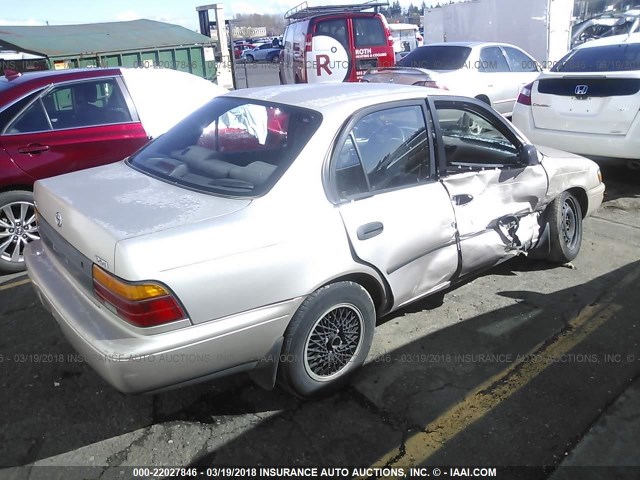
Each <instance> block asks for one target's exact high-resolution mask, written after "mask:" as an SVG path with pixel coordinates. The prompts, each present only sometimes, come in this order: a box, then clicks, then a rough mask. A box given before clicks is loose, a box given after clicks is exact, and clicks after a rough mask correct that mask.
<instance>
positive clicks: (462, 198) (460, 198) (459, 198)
mask: <svg viewBox="0 0 640 480" xmlns="http://www.w3.org/2000/svg"><path fill="white" fill-rule="evenodd" d="M451 200H453V204H454V205H466V204H467V203H469V202H470V201H471V200H473V195H469V194H467V193H463V194H462V195H454V196H453V197H452V198H451Z"/></svg>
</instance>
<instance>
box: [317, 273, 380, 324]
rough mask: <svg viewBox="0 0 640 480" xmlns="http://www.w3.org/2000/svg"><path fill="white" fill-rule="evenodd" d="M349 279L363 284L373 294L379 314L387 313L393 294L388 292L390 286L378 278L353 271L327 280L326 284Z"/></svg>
mask: <svg viewBox="0 0 640 480" xmlns="http://www.w3.org/2000/svg"><path fill="white" fill-rule="evenodd" d="M347 281H348V282H354V283H358V284H360V285H362V286H363V287H364V289H365V290H366V291H367V292H369V295H371V299H372V300H373V304H374V305H375V307H376V314H377V315H378V316H380V315H381V314H383V313H385V312H386V311H387V309H388V307H389V306H390V304H391V303H392V297H391V294H390V293H388V288H387V287H386V286H382V285H380V283H379V282H378V280H376V279H375V278H374V277H372V276H370V275H367V274H366V273H353V274H349V275H345V276H343V277H338V278H334V279H333V280H331V281H330V282H327V284H326V285H328V284H330V283H337V282H347Z"/></svg>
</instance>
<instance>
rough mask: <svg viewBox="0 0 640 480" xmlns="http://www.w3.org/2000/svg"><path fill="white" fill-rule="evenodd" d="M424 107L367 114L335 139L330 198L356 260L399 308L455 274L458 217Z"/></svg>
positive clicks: (398, 107)
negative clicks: (438, 169) (439, 175)
mask: <svg viewBox="0 0 640 480" xmlns="http://www.w3.org/2000/svg"><path fill="white" fill-rule="evenodd" d="M430 138H431V136H430V135H429V134H428V128H427V124H426V122H425V106H424V105H420V104H411V103H408V104H407V103H406V102H405V103H403V104H402V105H397V104H396V105H395V106H385V107H380V108H377V109H375V110H373V111H367V112H365V113H363V114H361V115H360V116H359V117H358V118H356V119H355V120H353V121H352V122H351V124H350V125H349V126H348V127H347V129H346V130H345V132H344V133H343V134H342V136H341V137H340V139H339V140H338V142H339V143H338V145H339V148H338V149H337V151H336V154H335V156H334V158H333V162H332V172H333V174H332V179H333V191H334V195H335V196H336V198H337V201H338V205H339V209H340V214H341V216H342V220H343V222H344V225H345V228H346V231H347V233H348V235H349V239H350V241H351V243H352V245H353V250H354V253H355V255H356V257H357V258H358V259H359V260H360V261H362V262H365V263H367V264H369V265H372V266H373V267H375V268H376V269H377V270H378V271H379V272H380V274H381V275H383V276H384V277H385V278H386V280H387V281H388V283H389V285H390V287H391V290H392V292H393V296H394V307H397V306H400V305H402V304H405V303H407V302H409V301H411V300H413V299H415V298H418V297H420V296H423V295H426V294H428V293H430V292H432V291H435V290H437V289H440V288H443V287H444V286H447V285H448V282H449V280H450V279H451V277H452V276H453V275H454V273H455V271H456V269H457V268H458V250H457V245H456V230H455V219H454V212H453V208H452V206H451V202H450V200H449V196H448V194H447V191H446V189H445V188H444V187H443V185H442V184H440V183H439V182H437V181H435V179H434V177H433V173H434V169H435V164H434V155H433V152H432V150H433V146H432V145H431V144H430V141H429V139H430Z"/></svg>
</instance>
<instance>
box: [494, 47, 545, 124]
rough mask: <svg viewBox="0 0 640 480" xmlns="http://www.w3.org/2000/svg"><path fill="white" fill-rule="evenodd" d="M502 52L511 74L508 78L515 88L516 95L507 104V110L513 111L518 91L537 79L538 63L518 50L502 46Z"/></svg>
mask: <svg viewBox="0 0 640 480" xmlns="http://www.w3.org/2000/svg"><path fill="white" fill-rule="evenodd" d="M502 50H503V52H504V55H505V57H506V58H507V62H508V63H509V70H510V72H511V73H510V74H509V76H510V78H511V79H512V82H513V83H514V84H515V86H516V94H515V96H514V98H513V99H512V101H510V102H509V109H510V111H513V107H514V106H515V104H516V98H517V96H518V94H519V93H520V90H522V87H524V86H525V85H528V84H530V83H531V82H533V81H534V80H535V79H536V78H537V77H538V75H539V74H540V67H539V66H538V62H536V61H535V60H534V59H533V58H532V57H530V56H529V55H527V54H526V53H524V52H523V51H522V50H520V49H518V48H514V47H509V46H506V45H504V46H502Z"/></svg>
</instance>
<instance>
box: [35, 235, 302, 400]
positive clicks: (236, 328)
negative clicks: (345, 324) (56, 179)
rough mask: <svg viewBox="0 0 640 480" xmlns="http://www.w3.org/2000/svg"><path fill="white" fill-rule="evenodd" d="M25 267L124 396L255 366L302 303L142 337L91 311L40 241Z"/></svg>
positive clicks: (96, 308) (64, 325)
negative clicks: (231, 369) (241, 367)
mask: <svg viewBox="0 0 640 480" xmlns="http://www.w3.org/2000/svg"><path fill="white" fill-rule="evenodd" d="M27 262H28V263H27V265H28V267H29V269H30V270H29V274H30V277H31V279H32V282H33V285H34V287H35V288H36V291H37V292H38V294H39V296H40V298H41V300H42V303H43V304H44V305H45V307H47V309H48V310H49V311H51V313H52V314H53V316H54V318H55V319H56V320H57V322H58V324H59V325H60V328H61V329H62V331H63V333H64V334H65V336H66V337H67V339H68V340H69V341H70V342H71V344H72V345H73V346H74V348H75V349H76V350H77V351H78V352H79V353H80V355H82V358H83V359H84V360H85V361H86V362H87V363H89V364H90V365H91V366H92V367H93V368H94V369H95V370H96V371H97V372H98V373H99V374H100V375H101V376H102V377H104V378H105V379H106V380H107V381H108V382H109V383H111V384H112V385H113V386H114V387H116V388H117V389H118V390H120V391H122V392H125V393H136V392H148V391H152V390H157V389H159V388H163V387H165V386H171V385H176V384H179V383H182V382H185V381H188V380H191V379H195V378H199V377H205V376H207V375H210V374H212V373H215V372H220V371H224V370H226V369H230V368H234V367H237V366H243V369H245V370H249V369H251V368H253V367H254V366H255V364H256V363H257V361H258V360H260V359H261V358H263V357H264V356H265V355H267V354H268V352H269V351H270V350H271V347H272V346H273V344H274V342H275V339H277V338H278V337H280V336H282V334H283V332H284V330H285V329H286V327H287V325H288V323H289V321H290V319H291V315H293V313H294V312H295V310H296V309H297V308H298V306H299V305H300V302H301V301H302V299H300V298H297V299H292V300H289V301H287V302H281V303H279V304H275V305H267V306H265V307H263V308H259V309H256V310H254V311H251V312H246V313H241V314H238V315H232V316H229V317H228V318H226V319H224V321H219V322H208V323H205V324H202V325H197V326H189V327H186V328H182V329H180V330H176V331H172V332H165V333H160V334H156V335H142V334H140V333H137V332H135V331H134V330H135V329H132V328H130V326H129V325H127V324H124V323H123V322H122V321H120V320H119V319H118V318H117V317H115V315H113V313H111V312H110V311H109V310H108V309H106V308H105V307H103V306H101V305H96V304H95V303H94V302H93V301H92V300H91V298H90V297H89V296H87V295H86V294H85V292H84V291H82V290H81V289H80V288H79V287H78V285H77V284H76V283H75V282H74V281H73V280H72V279H71V278H70V277H69V276H68V275H67V274H66V272H65V269H64V268H63V267H62V266H61V265H60V264H59V262H58V261H57V260H56V259H55V257H54V256H53V255H52V253H51V252H50V251H47V249H46V248H44V246H43V244H42V243H41V242H37V243H34V245H33V246H32V247H30V249H29V251H28V252H27ZM137 330H139V329H137Z"/></svg>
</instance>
